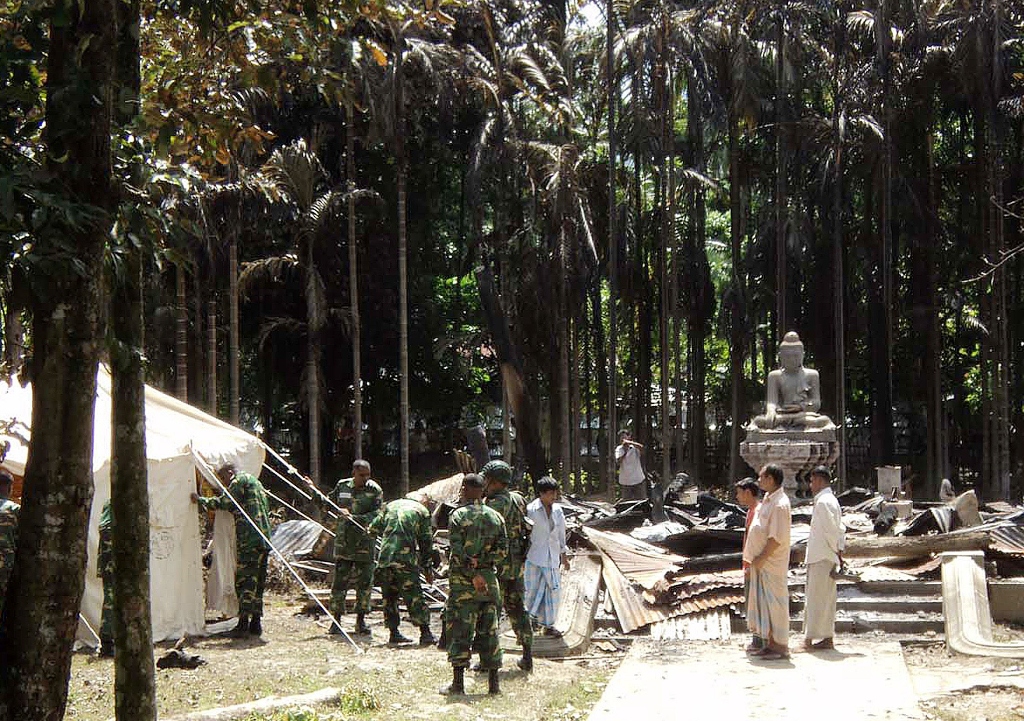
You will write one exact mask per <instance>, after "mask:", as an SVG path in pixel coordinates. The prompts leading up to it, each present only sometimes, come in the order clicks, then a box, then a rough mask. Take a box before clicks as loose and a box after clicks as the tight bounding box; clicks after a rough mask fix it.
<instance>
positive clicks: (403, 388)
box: [395, 30, 409, 496]
mask: <svg viewBox="0 0 1024 721" xmlns="http://www.w3.org/2000/svg"><path fill="white" fill-rule="evenodd" d="M396 42H397V45H398V51H397V52H396V53H395V174H396V176H397V178H396V182H397V186H398V348H399V351H398V378H399V386H400V389H399V401H398V411H399V413H398V415H399V428H398V437H399V447H400V450H399V453H400V457H401V462H400V475H399V480H398V493H399V495H403V496H404V495H405V494H406V493H408V492H409V278H408V270H407V266H408V262H409V259H408V247H407V237H406V222H405V221H406V218H405V201H406V198H405V193H406V190H405V180H406V171H407V168H406V158H405V98H404V96H403V72H402V63H403V62H404V57H405V39H404V38H403V37H402V35H401V30H399V31H398V32H397V35H396Z"/></svg>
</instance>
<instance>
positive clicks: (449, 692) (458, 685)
mask: <svg viewBox="0 0 1024 721" xmlns="http://www.w3.org/2000/svg"><path fill="white" fill-rule="evenodd" d="M441 693H442V694H444V695H445V696H464V695H465V694H466V669H465V668H464V667H462V666H452V683H451V685H450V686H442V687H441Z"/></svg>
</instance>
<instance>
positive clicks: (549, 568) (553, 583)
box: [523, 476, 569, 636]
mask: <svg viewBox="0 0 1024 721" xmlns="http://www.w3.org/2000/svg"><path fill="white" fill-rule="evenodd" d="M557 498H558V482H557V481H555V479H554V478H551V477H550V476H544V477H543V478H541V479H540V480H539V481H537V498H535V499H534V500H532V501H530V503H529V505H527V506H526V519H527V521H528V522H529V523H530V550H529V551H528V552H527V554H526V562H525V564H524V567H523V576H524V581H525V585H526V610H527V611H529V612H530V615H531V616H533V618H534V619H536V621H537V623H539V624H540V625H541V626H542V627H543V628H544V635H546V636H560V635H561V633H560V632H559V631H558V630H557V629H555V621H556V620H557V618H558V603H559V601H560V596H561V585H562V584H561V578H560V577H561V570H560V568H559V566H561V567H562V568H565V569H566V570H569V556H568V546H567V545H566V543H565V513H564V512H563V511H562V507H561V506H560V505H558V504H557V503H555V500H556V499H557Z"/></svg>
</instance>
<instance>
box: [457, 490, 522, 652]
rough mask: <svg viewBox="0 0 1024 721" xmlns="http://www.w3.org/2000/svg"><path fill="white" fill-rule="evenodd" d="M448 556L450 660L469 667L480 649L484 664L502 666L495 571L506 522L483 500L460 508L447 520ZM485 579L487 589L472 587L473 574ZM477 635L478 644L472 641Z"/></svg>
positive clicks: (504, 545) (502, 557) (502, 549)
mask: <svg viewBox="0 0 1024 721" xmlns="http://www.w3.org/2000/svg"><path fill="white" fill-rule="evenodd" d="M448 528H449V542H450V544H451V556H450V558H449V577H448V581H449V591H448V604H447V606H446V608H445V621H446V623H447V624H448V628H447V631H448V661H449V662H450V663H451V665H452V666H454V667H456V668H465V667H467V666H469V657H470V653H471V650H472V649H473V648H474V647H475V648H476V650H477V651H479V653H480V667H481V668H483V669H487V670H491V669H498V668H501V646H500V645H499V644H498V606H499V604H500V603H501V590H500V588H499V586H498V574H497V569H498V568H500V567H501V566H502V565H503V564H504V563H505V555H506V553H507V552H508V551H507V544H508V539H507V537H506V535H505V521H504V520H502V518H501V515H499V514H498V512H497V511H494V510H493V509H491V508H488V507H487V506H485V505H483V504H482V503H471V504H466V505H464V506H460V507H459V508H457V509H456V510H455V512H453V513H452V515H451V518H450V519H449V522H448ZM477 575H479V576H481V577H483V579H484V581H485V582H486V584H487V589H486V590H485V591H484V592H483V593H480V592H478V591H477V590H476V589H475V588H474V587H473V577H474V576H477ZM474 636H475V640H476V643H475V644H474Z"/></svg>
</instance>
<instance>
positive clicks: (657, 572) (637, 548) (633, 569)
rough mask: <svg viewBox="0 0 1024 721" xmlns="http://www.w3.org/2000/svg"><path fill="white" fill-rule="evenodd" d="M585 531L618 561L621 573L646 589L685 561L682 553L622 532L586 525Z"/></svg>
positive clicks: (587, 536)
mask: <svg viewBox="0 0 1024 721" xmlns="http://www.w3.org/2000/svg"><path fill="white" fill-rule="evenodd" d="M583 535H584V536H586V538H587V540H588V541H590V542H591V543H593V544H594V545H595V546H596V547H597V548H598V550H600V551H601V553H602V555H604V556H606V557H607V558H609V559H610V560H611V562H612V563H614V564H615V567H616V568H617V569H618V570H619V572H620V573H622V574H623V575H624V576H626V578H628V579H629V580H630V581H632V582H634V583H639V584H640V585H641V586H643V587H644V588H646V589H653V588H654V586H655V584H656V583H658V581H659V580H662V579H664V578H665V574H666V573H667V572H668V571H670V570H672V569H675V568H677V567H678V565H679V563H681V562H684V561H686V558H685V557H683V556H675V555H673V554H671V553H668V552H666V551H665V550H664V549H662V548H658V547H657V546H654V545H651V544H650V543H645V542H644V541H640V540H637V539H635V538H631V537H630V536H627V535H625V534H623V533H607V532H605V531H599V530H597V529H596V528H590V527H584V528H583Z"/></svg>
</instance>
